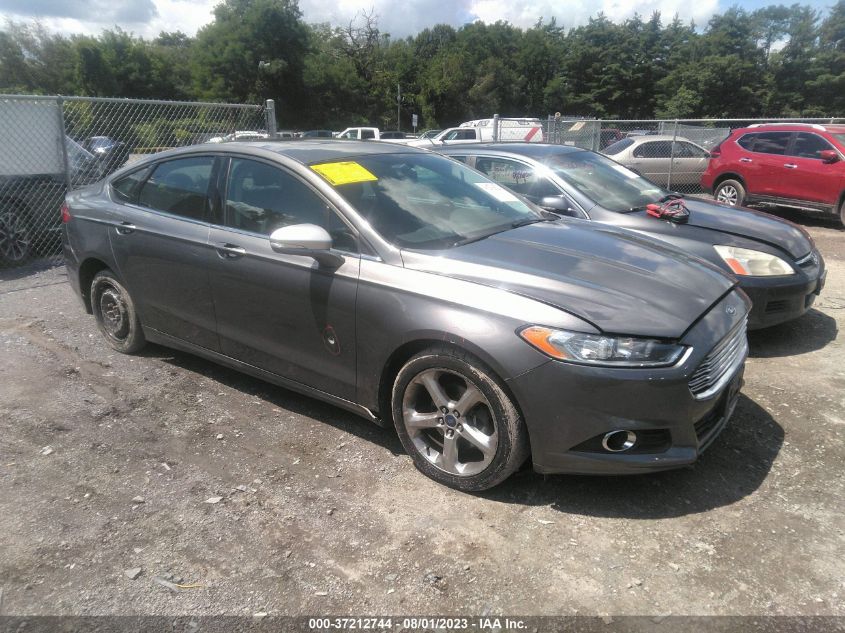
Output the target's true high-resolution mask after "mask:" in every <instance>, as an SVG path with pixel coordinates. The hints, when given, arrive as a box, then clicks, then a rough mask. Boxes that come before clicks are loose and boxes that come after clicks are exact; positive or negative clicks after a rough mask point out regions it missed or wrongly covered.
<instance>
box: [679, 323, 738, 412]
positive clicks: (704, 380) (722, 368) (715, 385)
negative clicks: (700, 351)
mask: <svg viewBox="0 0 845 633" xmlns="http://www.w3.org/2000/svg"><path fill="white" fill-rule="evenodd" d="M747 325H748V319H743V321H742V322H741V323H740V324H739V325H737V326H736V327H735V328H734V329H733V330H731V331H730V333H728V335H727V336H726V337H725V338H723V339H722V340H721V341H719V343H718V345H716V347H714V348H713V349H712V350H711V351H710V353H709V354H707V356H706V357H705V358H704V360H703V361H701V364H700V365H699V366H698V369H696V370H695V372H694V373H693V375H692V378H690V380H689V388H690V391H691V392H692V394H693V395H694V396H695V397H696V399H697V400H704V399H705V398H709V397H710V396H712V395H714V394H715V393H717V392H718V391H719V390H720V389H721V388H722V387H724V386H725V383H726V382H727V381H728V380H729V379H730V377H731V375H732V374H733V372H734V370H735V369H736V368H737V367H738V366H739V365H740V363H742V361H743V360H744V359H745V355H746V354H747V353H748V339H747V337H746V328H747Z"/></svg>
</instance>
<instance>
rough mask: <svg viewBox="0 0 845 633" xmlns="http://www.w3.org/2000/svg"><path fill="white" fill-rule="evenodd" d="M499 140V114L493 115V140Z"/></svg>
mask: <svg viewBox="0 0 845 633" xmlns="http://www.w3.org/2000/svg"><path fill="white" fill-rule="evenodd" d="M498 140H499V115H498V114H494V115H493V142H497V141H498Z"/></svg>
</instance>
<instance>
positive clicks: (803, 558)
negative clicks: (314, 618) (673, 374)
mask: <svg viewBox="0 0 845 633" xmlns="http://www.w3.org/2000/svg"><path fill="white" fill-rule="evenodd" d="M798 218H799V220H800V221H802V222H803V223H804V224H805V225H806V226H808V228H809V230H810V232H811V233H812V234H813V237H814V238H815V239H816V242H817V244H818V245H819V247H820V249H821V250H822V252H823V254H824V256H825V258H826V260H827V263H828V266H829V269H830V273H829V277H828V285H827V288H826V290H825V292H824V294H823V295H822V297H821V299H820V300H819V301H818V302H817V303H816V306H815V308H814V309H813V310H812V311H810V312H809V313H808V314H807V315H806V316H804V317H803V318H801V319H799V320H798V321H795V322H793V323H790V324H786V325H783V326H778V327H776V328H773V329H771V330H767V331H763V332H757V333H753V334H752V335H751V358H750V359H749V361H748V367H747V370H746V380H747V384H746V386H745V388H744V390H743V395H742V396H741V399H740V402H739V405H738V408H737V410H736V414H735V416H734V418H733V420H732V422H731V424H730V425H729V426H728V428H727V429H726V430H725V432H724V433H723V434H722V436H721V437H720V439H719V440H717V442H716V443H715V444H714V445H713V446H712V447H711V448H710V450H709V451H708V452H707V453H706V454H705V455H704V457H703V458H702V459H701V460H700V461H699V462H698V463H697V464H696V465H695V466H694V467H690V468H685V469H682V470H679V471H674V472H666V473H660V474H654V475H642V476H636V477H619V478H600V477H572V476H556V477H546V478H544V477H542V476H539V475H536V474H534V473H533V472H531V471H530V470H525V471H523V472H520V473H519V474H517V475H516V476H515V477H513V478H512V479H511V480H509V481H508V482H507V483H506V484H505V485H503V486H501V487H499V488H497V489H495V490H493V491H490V492H488V493H485V494H482V495H468V494H462V493H459V492H455V491H452V490H449V489H446V488H443V487H441V486H438V485H437V484H435V483H433V482H431V481H430V480H428V479H426V478H425V477H423V476H422V475H420V474H418V473H417V472H416V470H415V469H414V468H413V466H412V464H411V462H410V460H409V458H408V457H407V456H406V455H405V454H404V453H403V452H402V449H401V446H400V444H399V442H398V440H397V438H396V436H395V434H394V433H392V432H389V431H385V430H382V429H379V428H378V427H376V426H374V425H372V424H370V423H368V422H366V421H364V420H362V419H359V418H357V417H355V416H353V415H351V414H348V413H346V412H344V411H342V410H340V409H337V408H334V407H332V406H329V405H325V404H322V403H320V402H317V401H314V400H311V399H309V398H306V397H303V396H299V395H296V394H294V393H291V392H288V391H285V390H283V389H280V388H277V387H273V386H271V385H268V384H266V383H263V382H261V381H259V380H255V379H252V378H249V377H246V376H243V375H240V374H238V373H236V372H234V371H230V370H227V369H224V368H221V367H218V366H216V365H214V364H211V363H209V362H206V361H203V360H200V359H197V358H194V357H191V356H188V355H186V354H182V353H178V352H174V351H171V350H168V349H165V348H162V347H157V346H150V347H149V348H148V349H147V350H145V352H144V353H143V354H142V355H140V356H135V357H130V356H122V355H119V354H117V353H115V352H112V350H111V348H109V347H107V345H106V344H105V342H104V341H102V340H101V338H100V336H99V335H98V333H97V331H96V329H95V325H94V321H93V319H92V318H91V317H89V316H87V315H85V314H84V313H83V312H82V309H81V306H80V304H79V303H78V300H77V299H76V297H75V296H74V295H73V294H72V292H71V289H70V287H69V286H68V284H67V282H66V279H65V276H64V271H63V269H61V268H58V269H56V268H54V269H38V268H30V269H27V270H26V271H5V272H3V273H0V280H2V281H0V349H2V359H3V361H2V363H0V491H2V492H0V533H1V534H3V538H2V539H0V591H2V602H0V605H1V606H0V608H2V612H3V613H4V614H15V615H23V614H27V615H38V614H51V615H55V614H83V615H94V614H117V613H121V614H125V613H135V614H163V615H171V614H194V615H204V614H229V615H252V614H254V613H257V612H266V613H269V614H270V615H271V616H272V615H302V614H311V615H314V614H327V613H331V614H344V613H347V614H349V613H351V614H361V615H366V614H373V613H379V614H457V613H476V614H478V613H483V612H486V613H491V612H492V613H518V614H563V615H571V614H580V615H594V614H599V615H601V614H607V613H613V614H649V615H654V614H664V615H665V614H676V615H677V614H697V615H707V614H729V615H754V614H789V615H816V614H820V615H838V616H842V615H845V606H843V596H845V573H843V572H845V564H843V558H842V554H843V552H845V533H843V528H845V524H843V520H842V510H843V508H845V491H844V490H843V482H844V481H845V479H844V478H843V477H842V464H843V463H845V441H843V440H844V439H845V438H844V437H843V429H845V427H843V424H845V395H843V394H845V362H843V361H845V354H843V342H842V337H841V336H839V329H840V328H841V327H842V326H843V324H845V232H843V231H841V230H838V229H836V228H834V227H833V225H832V224H830V223H823V222H820V221H814V220H809V219H806V218H800V216H798ZM156 579H164V580H165V581H169V582H172V583H176V584H178V585H180V587H177V588H175V589H173V588H167V587H166V586H163V585H162V584H160V583H159V582H158V581H157V580H156Z"/></svg>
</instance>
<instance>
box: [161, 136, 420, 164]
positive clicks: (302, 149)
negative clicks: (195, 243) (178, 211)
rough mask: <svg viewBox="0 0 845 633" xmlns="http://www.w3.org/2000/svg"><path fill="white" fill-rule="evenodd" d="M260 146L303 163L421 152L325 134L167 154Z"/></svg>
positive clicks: (213, 145)
mask: <svg viewBox="0 0 845 633" xmlns="http://www.w3.org/2000/svg"><path fill="white" fill-rule="evenodd" d="M256 149H259V150H263V151H266V152H272V153H274V154H279V155H281V156H287V157H288V158H292V159H293V160H295V161H297V162H300V163H302V164H304V165H308V164H310V163H318V162H322V161H326V160H338V159H340V158H344V157H349V156H365V155H374V154H407V153H409V152H422V153H425V150H420V149H416V148H412V147H408V146H407V145H396V144H393V143H380V142H378V141H353V140H338V139H329V138H319V137H317V138H312V139H304V140H296V139H294V140H286V141H284V142H279V141H272V140H263V139H262V140H259V141H250V142H248V143H239V142H237V141H235V142H229V143H205V144H202V145H190V146H188V147H182V148H179V149H178V150H171V152H168V154H169V155H176V154H180V153H183V152H189V151H190V152H196V151H204V150H205V151H211V152H215V153H220V152H227V153H244V152H246V153H249V152H250V151H251V150H256Z"/></svg>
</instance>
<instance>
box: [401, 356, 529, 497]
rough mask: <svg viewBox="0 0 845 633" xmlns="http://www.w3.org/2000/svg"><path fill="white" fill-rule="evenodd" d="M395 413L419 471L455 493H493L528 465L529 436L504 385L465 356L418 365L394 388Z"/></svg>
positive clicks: (417, 359) (420, 359)
mask: <svg viewBox="0 0 845 633" xmlns="http://www.w3.org/2000/svg"><path fill="white" fill-rule="evenodd" d="M392 409H393V420H394V424H395V425H396V431H397V433H398V434H399V439H400V440H401V441H402V445H403V446H404V447H405V450H406V451H407V452H408V454H409V455H410V456H411V459H413V461H414V465H415V466H416V467H417V468H418V469H419V470H420V471H421V472H422V473H423V474H425V475H427V476H428V477H430V478H431V479H434V480H435V481H437V482H439V483H441V484H445V485H447V486H450V487H452V488H457V489H458V490H465V491H479V490H485V489H487V488H491V487H493V486H495V485H496V484H499V483H501V482H502V481H504V480H505V479H507V478H508V477H509V476H510V475H511V474H512V473H513V472H514V471H516V470H517V469H518V468H519V467H520V466H521V465H522V464H523V463H524V462H525V460H526V459H527V457H528V453H529V445H528V430H527V429H526V428H525V423H524V422H523V421H522V418H521V416H520V414H519V412H518V411H517V408H516V406H515V405H514V403H513V402H512V401H511V400H510V398H509V397H508V395H507V394H506V393H505V391H504V389H503V387H502V384H501V382H500V381H499V380H498V379H497V378H496V377H495V376H494V375H493V373H492V372H491V371H490V370H489V369H488V368H487V367H486V366H484V364H482V363H481V361H479V360H478V359H476V358H475V357H473V356H471V355H469V354H467V353H466V352H463V351H461V350H456V349H453V348H450V347H432V348H430V349H428V350H425V351H423V352H420V353H419V354H417V355H416V356H414V357H413V358H411V359H410V360H409V361H408V362H407V363H406V364H405V366H404V367H402V369H401V370H400V371H399V374H398V376H397V377H396V381H395V382H394V385H393V392H392Z"/></svg>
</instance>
